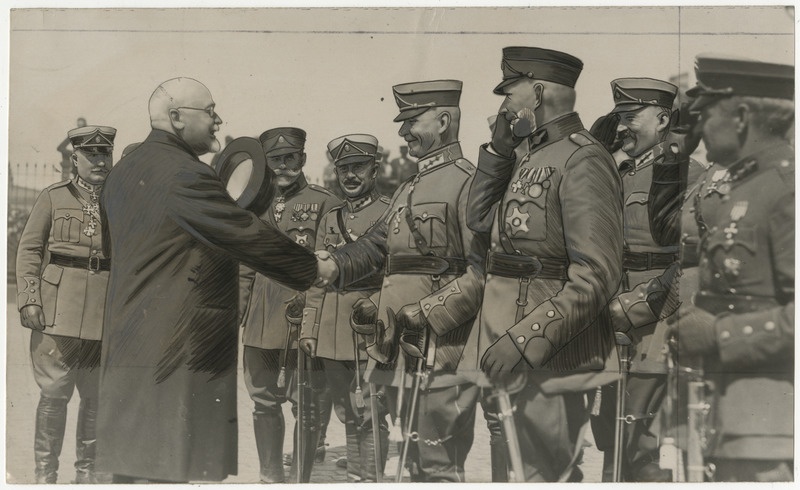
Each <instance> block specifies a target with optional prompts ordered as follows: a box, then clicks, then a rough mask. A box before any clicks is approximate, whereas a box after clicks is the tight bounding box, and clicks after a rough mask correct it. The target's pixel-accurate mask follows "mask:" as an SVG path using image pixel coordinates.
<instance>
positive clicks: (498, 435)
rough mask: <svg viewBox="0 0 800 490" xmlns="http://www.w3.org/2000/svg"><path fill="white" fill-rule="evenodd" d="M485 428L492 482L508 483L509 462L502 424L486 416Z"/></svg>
mask: <svg viewBox="0 0 800 490" xmlns="http://www.w3.org/2000/svg"><path fill="white" fill-rule="evenodd" d="M492 415H494V414H492ZM486 426H487V427H488V429H489V454H490V456H491V461H492V481H493V482H508V469H509V466H510V461H509V454H508V444H506V440H505V436H503V428H502V422H500V419H498V418H495V417H491V418H490V417H488V416H486Z"/></svg>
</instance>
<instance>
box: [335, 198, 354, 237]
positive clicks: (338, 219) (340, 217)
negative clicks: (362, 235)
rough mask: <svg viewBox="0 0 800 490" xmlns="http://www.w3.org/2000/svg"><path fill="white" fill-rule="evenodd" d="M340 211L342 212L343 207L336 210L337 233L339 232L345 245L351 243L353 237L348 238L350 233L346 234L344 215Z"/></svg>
mask: <svg viewBox="0 0 800 490" xmlns="http://www.w3.org/2000/svg"><path fill="white" fill-rule="evenodd" d="M342 211H344V206H342V207H341V208H339V209H337V210H336V223H337V224H338V225H339V232H341V234H342V237H343V238H344V241H345V242H346V243H352V241H353V237H351V236H350V233H348V232H347V228H345V227H344V215H342Z"/></svg>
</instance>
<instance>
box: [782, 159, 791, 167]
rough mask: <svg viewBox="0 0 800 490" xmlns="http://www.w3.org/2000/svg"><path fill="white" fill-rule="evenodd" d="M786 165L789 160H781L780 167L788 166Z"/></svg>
mask: <svg viewBox="0 0 800 490" xmlns="http://www.w3.org/2000/svg"><path fill="white" fill-rule="evenodd" d="M788 166H789V160H781V167H788Z"/></svg>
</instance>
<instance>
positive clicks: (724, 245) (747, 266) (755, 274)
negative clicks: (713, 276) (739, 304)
mask: <svg viewBox="0 0 800 490" xmlns="http://www.w3.org/2000/svg"><path fill="white" fill-rule="evenodd" d="M729 232H730V233H729ZM757 248H758V245H757V243H756V230H755V228H754V227H752V226H738V227H734V226H730V227H728V228H725V229H723V230H717V231H716V232H715V233H713V234H712V235H711V236H710V237H709V238H708V244H707V250H708V255H709V257H711V260H712V261H713V263H714V268H715V269H716V270H717V271H718V272H720V273H722V274H724V275H725V279H726V280H727V282H728V283H729V284H730V285H731V286H737V287H741V286H748V285H753V284H758V283H760V282H762V281H764V280H765V278H764V275H763V273H762V272H761V268H760V267H759V264H757V263H756V251H757ZM766 270H768V268H767V269H766Z"/></svg>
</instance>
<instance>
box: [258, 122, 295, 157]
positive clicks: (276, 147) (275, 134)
mask: <svg viewBox="0 0 800 490" xmlns="http://www.w3.org/2000/svg"><path fill="white" fill-rule="evenodd" d="M258 139H259V140H260V141H261V146H263V147H264V153H265V154H266V155H267V156H268V157H276V156H280V155H286V154H287V153H294V152H296V151H303V148H304V147H305V145H306V132H305V131H303V130H302V129H300V128H273V129H268V130H266V131H264V132H263V133H261V136H259V137H258Z"/></svg>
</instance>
